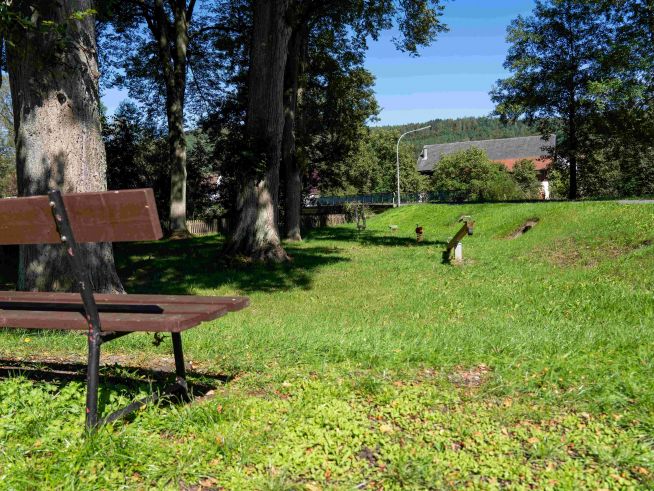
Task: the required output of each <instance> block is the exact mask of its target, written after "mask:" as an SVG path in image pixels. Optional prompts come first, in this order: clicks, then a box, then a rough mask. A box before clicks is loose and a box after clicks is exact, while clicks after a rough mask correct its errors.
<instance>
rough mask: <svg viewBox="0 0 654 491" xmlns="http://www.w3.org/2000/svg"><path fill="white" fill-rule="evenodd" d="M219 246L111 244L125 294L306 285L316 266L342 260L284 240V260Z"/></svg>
mask: <svg viewBox="0 0 654 491" xmlns="http://www.w3.org/2000/svg"><path fill="white" fill-rule="evenodd" d="M222 245H223V243H222V238H221V237H220V236H208V237H196V238H193V239H188V240H179V241H159V242H149V243H134V244H116V245H115V246H114V247H115V256H116V267H117V269H118V275H119V276H120V278H121V279H122V280H123V284H124V286H125V288H126V289H127V291H128V292H129V293H161V294H185V293H191V291H192V290H193V289H195V288H207V289H215V288H219V287H221V286H223V285H226V284H229V285H232V286H234V287H235V288H237V289H239V290H240V291H243V292H254V291H266V292H272V291H280V290H282V291H285V290H292V289H295V288H300V289H304V290H309V289H311V286H312V278H313V274H314V273H315V272H316V271H317V270H318V269H320V268H321V267H324V266H327V265H330V264H335V263H338V262H342V261H348V259H347V258H345V257H343V256H341V255H339V254H338V252H339V249H338V248H335V247H306V246H302V245H294V244H287V245H286V246H285V248H286V250H287V252H288V253H289V255H290V256H291V257H292V258H293V260H292V261H291V262H289V263H286V264H275V265H265V264H258V263H247V262H236V261H230V262H227V261H226V260H225V258H224V257H221V249H222Z"/></svg>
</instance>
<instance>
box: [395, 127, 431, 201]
mask: <svg viewBox="0 0 654 491" xmlns="http://www.w3.org/2000/svg"><path fill="white" fill-rule="evenodd" d="M429 128H431V125H430V126H423V127H422V128H418V129H417V130H411V131H407V132H406V133H402V134H401V135H400V137H399V138H398V139H397V147H396V149H395V154H396V156H397V162H396V164H397V176H396V178H397V206H398V207H399V206H400V205H401V204H402V202H401V201H400V140H401V139H402V138H404V137H405V136H406V135H408V134H409V133H415V132H416V131H422V130H428V129H429Z"/></svg>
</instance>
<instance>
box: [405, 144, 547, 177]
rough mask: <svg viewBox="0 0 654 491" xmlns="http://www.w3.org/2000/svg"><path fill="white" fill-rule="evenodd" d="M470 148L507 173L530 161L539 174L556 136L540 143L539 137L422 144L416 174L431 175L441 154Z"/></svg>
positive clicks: (544, 167)
mask: <svg viewBox="0 0 654 491" xmlns="http://www.w3.org/2000/svg"><path fill="white" fill-rule="evenodd" d="M473 147H475V148H480V149H482V150H484V151H485V152H486V153H487V154H488V158H489V159H490V160H492V161H494V162H500V163H502V164H504V165H505V166H506V167H507V168H508V169H509V170H512V169H513V166H514V164H515V163H516V162H518V161H519V160H522V159H530V160H533V161H534V164H535V165H536V169H537V170H539V171H543V170H545V169H546V168H547V166H548V165H549V163H550V161H551V159H550V158H549V157H548V155H547V154H548V149H549V148H554V147H556V135H550V137H549V138H548V139H547V140H543V139H542V137H540V136H520V137H515V138H498V139H495V140H477V141H467V142H456V143H442V144H439V145H425V147H424V148H423V153H422V155H421V156H420V157H418V162H417V167H418V172H421V173H424V174H431V173H432V172H433V170H434V166H435V165H436V164H438V162H439V161H440V159H441V158H442V157H443V156H444V155H448V154H451V153H456V152H460V151H462V150H468V149H469V148H473Z"/></svg>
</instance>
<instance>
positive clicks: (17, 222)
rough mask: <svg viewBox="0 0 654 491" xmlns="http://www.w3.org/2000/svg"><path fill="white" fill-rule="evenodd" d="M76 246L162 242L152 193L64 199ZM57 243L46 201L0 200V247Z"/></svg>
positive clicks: (39, 198)
mask: <svg viewBox="0 0 654 491" xmlns="http://www.w3.org/2000/svg"><path fill="white" fill-rule="evenodd" d="M63 199H64V205H65V206H66V211H67V214H68V218H69V219H70V223H71V226H72V229H73V234H74V235H75V240H76V241H77V242H131V241H140V240H158V239H160V238H161V237H162V235H163V234H162V231H161V224H160V223H159V216H158V214H157V206H156V204H155V201H154V193H153V192H152V189H129V190H123V191H105V192H97V193H75V194H64V195H63ZM60 242H61V239H60V237H59V234H58V233H57V227H56V225H55V221H54V218H53V215H52V208H51V207H50V200H49V199H48V197H47V196H31V197H28V198H6V199H0V244H56V243H60Z"/></svg>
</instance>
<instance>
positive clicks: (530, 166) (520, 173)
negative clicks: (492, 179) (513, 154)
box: [513, 159, 542, 199]
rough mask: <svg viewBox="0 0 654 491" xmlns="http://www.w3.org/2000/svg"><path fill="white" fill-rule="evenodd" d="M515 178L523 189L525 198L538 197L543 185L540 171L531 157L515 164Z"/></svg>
mask: <svg viewBox="0 0 654 491" xmlns="http://www.w3.org/2000/svg"><path fill="white" fill-rule="evenodd" d="M513 180H514V181H515V182H516V184H517V185H518V187H519V188H520V189H521V190H522V193H523V195H524V198H526V199H538V198H540V193H541V189H542V186H541V184H540V181H539V180H538V173H537V171H536V166H535V165H534V162H533V161H532V160H529V159H522V160H519V161H518V162H516V163H515V165H514V166H513Z"/></svg>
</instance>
